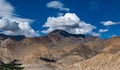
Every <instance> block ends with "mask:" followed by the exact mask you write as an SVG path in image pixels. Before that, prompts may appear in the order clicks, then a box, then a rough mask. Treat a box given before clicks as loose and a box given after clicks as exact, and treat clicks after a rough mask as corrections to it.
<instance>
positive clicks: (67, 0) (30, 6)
mask: <svg viewBox="0 0 120 70" xmlns="http://www.w3.org/2000/svg"><path fill="white" fill-rule="evenodd" d="M1 1H2V0H1ZM5 2H6V3H8V4H9V5H10V6H12V8H13V9H14V11H12V14H14V15H12V18H16V17H17V18H24V19H29V21H28V20H27V21H28V22H30V24H28V27H29V28H30V29H31V31H32V30H34V32H33V33H35V32H36V33H37V35H36V34H31V35H32V36H38V35H45V34H47V33H49V32H50V31H52V30H55V29H62V30H65V31H68V32H70V33H74V34H78V33H82V34H91V35H97V36H98V35H99V36H101V37H103V38H106V37H112V36H119V35H120V14H119V12H120V0H7V1H5ZM2 8H4V7H2ZM8 11H9V10H8ZM2 14H3V13H2ZM2 14H0V15H2ZM10 16H11V15H10ZM68 16H69V18H71V20H68ZM0 17H1V18H3V17H6V15H3V16H0ZM52 17H54V18H52ZM48 18H49V19H48ZM62 18H65V19H66V20H65V21H64V22H63V21H62ZM77 18H79V19H77ZM70 21H73V23H71V22H70ZM15 22H17V21H15ZM55 22H57V23H55ZM68 22H70V23H69V24H68ZM56 24H59V25H56ZM86 24H89V25H86ZM25 25H26V24H25ZM29 25H30V26H29ZM63 25H64V26H63ZM72 25H73V26H74V25H78V26H77V29H76V28H74V30H72V29H73V28H71V27H73V26H72ZM12 26H14V25H12ZM62 26H63V27H62ZM68 26H69V28H68ZM87 28H88V30H87ZM10 29H11V28H10ZM30 29H28V30H30ZM0 30H2V31H3V33H6V34H20V32H23V31H21V30H19V31H18V32H15V31H14V32H13V31H11V32H10V31H9V28H8V27H7V31H6V28H3V27H0ZM76 30H77V31H76ZM85 30H86V31H85ZM31 31H30V32H31ZM26 32H27V29H26V31H24V33H23V35H26V36H27V35H28V34H30V33H27V34H25V33H26ZM28 37H29V36H28Z"/></svg>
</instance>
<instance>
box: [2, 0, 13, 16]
mask: <svg viewBox="0 0 120 70" xmlns="http://www.w3.org/2000/svg"><path fill="white" fill-rule="evenodd" d="M13 11H14V7H12V6H11V5H10V4H9V3H7V2H6V1H5V0H0V17H4V16H7V17H8V16H11V15H13Z"/></svg>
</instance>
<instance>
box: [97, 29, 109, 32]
mask: <svg viewBox="0 0 120 70" xmlns="http://www.w3.org/2000/svg"><path fill="white" fill-rule="evenodd" d="M107 31H109V30H108V29H100V30H99V32H107Z"/></svg>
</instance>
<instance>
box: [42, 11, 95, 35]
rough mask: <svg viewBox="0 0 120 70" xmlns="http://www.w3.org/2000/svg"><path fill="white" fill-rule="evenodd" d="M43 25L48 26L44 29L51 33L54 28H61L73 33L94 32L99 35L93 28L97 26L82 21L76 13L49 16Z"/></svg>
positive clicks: (44, 31)
mask: <svg viewBox="0 0 120 70" xmlns="http://www.w3.org/2000/svg"><path fill="white" fill-rule="evenodd" d="M43 27H48V29H47V30H43V31H42V32H43V33H49V32H51V31H53V30H56V29H60V30H64V31H67V32H69V33H71V34H92V35H97V34H96V33H94V32H93V31H92V30H93V29H95V28H96V27H95V26H93V25H91V24H87V23H85V22H84V21H81V20H80V19H79V17H78V16H77V15H76V14H74V13H66V14H65V15H64V16H59V17H48V19H47V22H46V23H45V24H44V25H43Z"/></svg>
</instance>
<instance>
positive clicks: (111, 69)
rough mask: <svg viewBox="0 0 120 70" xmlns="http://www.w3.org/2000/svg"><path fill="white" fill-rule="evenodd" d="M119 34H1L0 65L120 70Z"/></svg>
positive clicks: (27, 68)
mask: <svg viewBox="0 0 120 70" xmlns="http://www.w3.org/2000/svg"><path fill="white" fill-rule="evenodd" d="M119 55H120V37H112V38H108V39H102V38H100V37H96V36H86V35H83V34H70V33H68V32H66V31H62V30H55V31H52V32H50V33H49V34H47V35H46V36H42V37H34V38H28V37H25V36H9V35H4V34H0V64H1V63H12V62H14V63H16V64H17V63H20V64H22V67H24V70H120V56H119Z"/></svg>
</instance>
